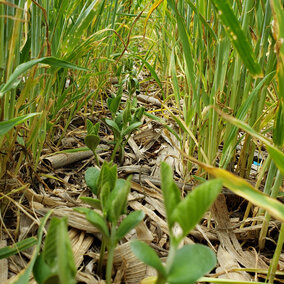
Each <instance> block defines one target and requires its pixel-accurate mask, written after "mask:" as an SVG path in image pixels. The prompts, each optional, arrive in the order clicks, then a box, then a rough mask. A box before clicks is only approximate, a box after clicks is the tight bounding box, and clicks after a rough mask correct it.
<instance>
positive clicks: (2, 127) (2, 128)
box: [0, 113, 40, 135]
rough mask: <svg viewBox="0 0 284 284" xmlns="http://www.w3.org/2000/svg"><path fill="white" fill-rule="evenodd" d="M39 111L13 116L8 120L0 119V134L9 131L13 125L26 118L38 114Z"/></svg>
mask: <svg viewBox="0 0 284 284" xmlns="http://www.w3.org/2000/svg"><path fill="white" fill-rule="evenodd" d="M39 114H40V113H30V114H26V115H22V116H19V117H15V118H12V119H9V120H5V121H0V135H4V134H6V133H7V132H9V131H10V130H11V129H12V128H13V127H14V126H16V125H19V124H21V123H23V122H24V121H26V120H27V119H29V118H31V117H33V116H35V115H39Z"/></svg>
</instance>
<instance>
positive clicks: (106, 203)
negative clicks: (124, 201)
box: [100, 182, 112, 216]
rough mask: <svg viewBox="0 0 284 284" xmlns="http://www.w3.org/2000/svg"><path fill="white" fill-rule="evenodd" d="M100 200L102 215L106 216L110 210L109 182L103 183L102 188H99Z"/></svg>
mask: <svg viewBox="0 0 284 284" xmlns="http://www.w3.org/2000/svg"><path fill="white" fill-rule="evenodd" d="M100 200H101V204H102V209H103V215H104V216H107V213H108V212H109V210H110V209H111V207H112V205H111V200H110V184H109V182H105V183H104V184H103V186H102V187H101V192H100Z"/></svg>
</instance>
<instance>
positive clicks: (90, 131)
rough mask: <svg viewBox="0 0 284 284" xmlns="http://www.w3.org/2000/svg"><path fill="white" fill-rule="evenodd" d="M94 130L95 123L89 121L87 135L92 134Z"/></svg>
mask: <svg viewBox="0 0 284 284" xmlns="http://www.w3.org/2000/svg"><path fill="white" fill-rule="evenodd" d="M92 130H93V123H92V121H90V120H89V119H87V133H88V134H92Z"/></svg>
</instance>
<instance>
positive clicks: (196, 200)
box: [131, 162, 222, 284]
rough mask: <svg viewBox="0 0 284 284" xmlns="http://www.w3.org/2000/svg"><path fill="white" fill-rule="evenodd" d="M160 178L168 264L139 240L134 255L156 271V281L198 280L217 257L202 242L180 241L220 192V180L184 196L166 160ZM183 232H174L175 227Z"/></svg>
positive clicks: (158, 283)
mask: <svg viewBox="0 0 284 284" xmlns="http://www.w3.org/2000/svg"><path fill="white" fill-rule="evenodd" d="M161 181H162V191H163V198H164V203H165V208H166V215H167V223H168V228H169V237H170V250H169V254H168V257H167V261H166V263H165V265H164V264H163V263H162V261H161V260H160V258H159V257H158V255H157V253H156V252H155V251H154V250H153V249H152V248H151V247H150V246H148V245H147V244H145V243H143V242H140V241H137V240H135V241H133V242H132V243H131V247H132V250H133V252H134V254H135V255H136V256H137V257H138V258H139V259H140V260H141V261H143V262H144V263H146V264H147V265H149V266H152V267H153V268H155V269H156V271H157V279H155V280H154V281H155V282H152V283H156V284H164V283H170V284H174V283H179V284H191V283H195V282H196V281H197V280H198V279H199V278H200V277H202V276H203V275H204V274H206V273H208V272H210V270H211V269H212V268H214V266H215V265H216V256H215V254H214V253H213V252H212V250H211V249H209V248H208V247H206V246H204V245H200V244H190V245H185V246H183V247H181V248H180V244H181V241H182V240H183V239H184V238H185V237H186V236H187V234H188V233H189V232H190V230H192V229H193V228H194V227H195V225H196V224H197V223H198V222H199V221H200V219H201V218H202V216H203V215H204V213H205V212H206V211H207V210H208V208H209V207H210V206H211V205H212V203H213V202H214V200H215V199H216V197H217V196H218V194H219V193H220V191H221V188H222V182H221V181H220V180H219V179H214V180H210V181H207V182H205V183H203V184H201V185H199V186H197V187H196V188H195V189H194V190H193V191H192V192H191V193H189V194H188V195H187V196H186V197H185V198H184V199H181V197H180V191H179V189H178V187H177V185H176V184H175V183H174V180H173V175H172V170H171V168H170V166H169V165H167V164H166V163H164V162H163V163H162V164H161ZM177 226H179V228H180V230H179V231H180V232H179V233H175V230H174V227H175V228H176V227H177Z"/></svg>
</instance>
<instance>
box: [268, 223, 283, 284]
mask: <svg viewBox="0 0 284 284" xmlns="http://www.w3.org/2000/svg"><path fill="white" fill-rule="evenodd" d="M283 243H284V224H283V223H282V224H281V228H280V234H279V238H278V242H277V246H276V249H275V252H274V255H273V259H272V262H271V264H270V266H269V270H268V276H267V278H268V283H274V277H275V272H276V270H277V266H278V262H279V257H280V254H281V252H282V247H283Z"/></svg>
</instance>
